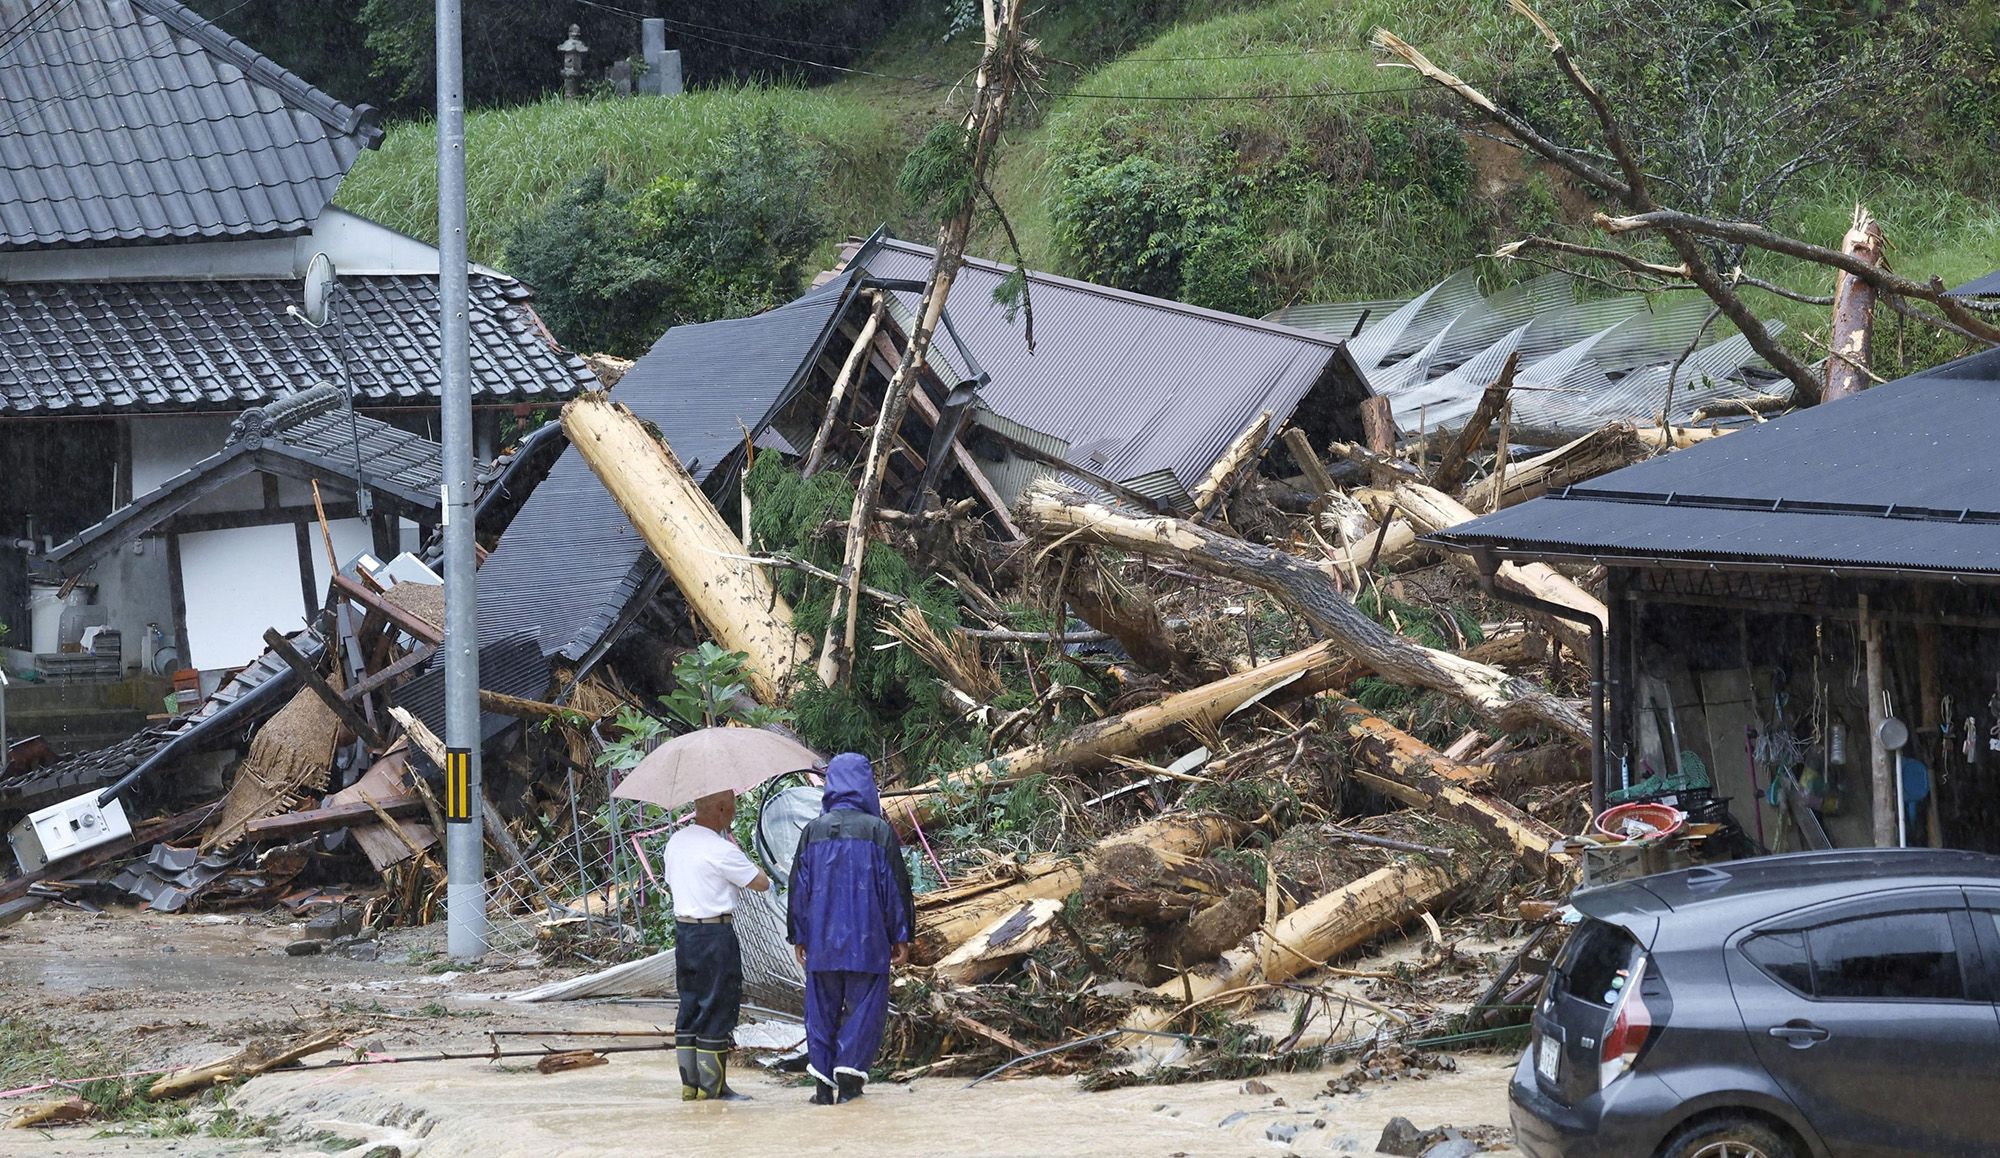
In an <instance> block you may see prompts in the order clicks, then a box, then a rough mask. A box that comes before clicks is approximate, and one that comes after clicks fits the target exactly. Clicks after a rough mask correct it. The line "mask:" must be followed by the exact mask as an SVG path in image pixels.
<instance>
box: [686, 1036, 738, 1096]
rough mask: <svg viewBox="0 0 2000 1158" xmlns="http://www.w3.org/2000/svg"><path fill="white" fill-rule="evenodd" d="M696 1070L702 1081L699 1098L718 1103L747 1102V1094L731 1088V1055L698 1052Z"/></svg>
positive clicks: (707, 1051)
mask: <svg viewBox="0 0 2000 1158" xmlns="http://www.w3.org/2000/svg"><path fill="white" fill-rule="evenodd" d="M694 1056H695V1069H696V1071H697V1076H698V1078H699V1079H700V1080H699V1083H698V1084H699V1085H700V1087H701V1089H700V1093H699V1095H698V1096H699V1097H700V1098H701V1099H703V1100H708V1101H718V1102H747V1101H749V1100H750V1098H749V1096H748V1095H746V1094H739V1093H737V1092H736V1091H735V1090H732V1089H730V1088H729V1055H728V1054H727V1053H723V1052H721V1051H719V1050H708V1049H703V1050H696V1051H695V1055H694Z"/></svg>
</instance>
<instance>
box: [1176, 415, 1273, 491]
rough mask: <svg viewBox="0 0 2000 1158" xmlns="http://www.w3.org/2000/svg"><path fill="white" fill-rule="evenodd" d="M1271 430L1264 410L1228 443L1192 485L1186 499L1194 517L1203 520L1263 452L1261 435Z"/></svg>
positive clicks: (1268, 416)
mask: <svg viewBox="0 0 2000 1158" xmlns="http://www.w3.org/2000/svg"><path fill="white" fill-rule="evenodd" d="M1270 431H1271V412H1270V411H1268V410H1266V411H1264V412H1263V413H1262V414H1259V415H1258V416H1257V417H1255V418H1253V419H1251V420H1250V425H1248V426H1246V427H1244V428H1243V430H1242V431H1241V432H1240V433H1238V434H1237V436H1236V438H1235V439H1234V440H1233V441H1231V442H1230V444H1229V447H1228V449H1226V450H1224V451H1223V452H1222V457H1221V458H1218V459H1216V460H1215V465H1214V466H1211V467H1209V468H1208V474H1207V475H1206V476H1205V477H1203V479H1202V480H1201V481H1200V482H1198V483H1196V484H1194V490H1193V491H1192V492H1190V496H1191V497H1192V498H1193V499H1194V509H1195V517H1196V518H1204V517H1206V516H1207V515H1208V513H1209V511H1210V510H1211V509H1212V508H1213V507H1214V506H1215V504H1216V503H1217V502H1218V501H1219V500H1221V498H1222V497H1223V496H1224V495H1226V494H1228V493H1229V488H1230V487H1231V486H1232V485H1233V484H1234V483H1235V482H1236V478H1237V476H1238V475H1241V474H1242V473H1243V472H1244V471H1245V470H1246V469H1248V468H1249V467H1251V466H1254V465H1255V464H1256V462H1257V454H1258V452H1259V451H1261V450H1263V449H1264V441H1265V436H1266V435H1267V434H1269V433H1270Z"/></svg>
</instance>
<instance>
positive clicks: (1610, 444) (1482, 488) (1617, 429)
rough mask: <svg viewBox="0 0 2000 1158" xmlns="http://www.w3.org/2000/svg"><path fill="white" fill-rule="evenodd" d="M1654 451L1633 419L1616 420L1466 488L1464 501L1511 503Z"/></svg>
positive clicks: (1486, 505) (1485, 505) (1488, 507)
mask: <svg viewBox="0 0 2000 1158" xmlns="http://www.w3.org/2000/svg"><path fill="white" fill-rule="evenodd" d="M1649 449H1650V448H1649V447H1648V446H1647V445H1646V443H1645V442H1644V441H1643V440H1641V439H1640V438H1639V436H1638V432H1637V431H1636V430H1634V429H1633V427H1632V425H1631V424H1630V423H1625V422H1619V423H1613V424H1612V425H1610V426H1606V427H1602V428H1601V429H1598V430H1593V431H1591V432H1590V433H1589V434H1586V435H1584V436H1583V437H1582V438H1578V439H1574V440H1572V441H1570V442H1567V443H1565V444H1563V445H1562V446H1559V447H1557V448H1556V449H1554V450H1552V451H1549V452H1548V453H1547V454H1540V455H1536V456H1535V457H1534V458H1531V459H1529V460H1527V461H1526V462H1517V463H1512V464H1510V465H1509V466H1508V467H1507V476H1506V478H1505V479H1502V478H1500V477H1499V476H1498V475H1494V476H1490V477H1487V478H1484V479H1481V480H1480V481H1479V482H1477V483H1474V484H1473V485H1472V486H1470V487H1468V488H1466V491H1465V498H1464V503H1465V505H1466V506H1467V507H1468V508H1470V509H1472V510H1475V511H1497V510H1499V509H1500V508H1501V507H1511V506H1513V505H1514V504H1515V503H1524V502H1527V501H1528V500H1529V499H1532V498H1539V497H1540V496H1542V495H1545V494H1547V493H1549V492H1550V491H1553V490H1561V489H1562V488H1563V487H1566V486H1569V485H1571V484H1573V483H1580V482H1584V481H1585V480H1588V479H1593V478H1596V477H1597V476H1598V475H1601V474H1610V473H1611V472H1612V471H1614V470H1617V469H1618V468H1620V467H1625V466H1631V465H1632V464H1633V463H1635V462H1638V461H1639V460H1640V459H1642V458H1644V457H1646V454H1647V452H1648V450H1649ZM1503 487H1504V488H1505V489H1502V488H1503ZM1496 493H1498V494H1499V497H1500V501H1499V502H1498V503H1495V502H1494V501H1493V499H1494V495H1495V494H1496Z"/></svg>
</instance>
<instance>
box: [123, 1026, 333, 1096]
mask: <svg viewBox="0 0 2000 1158" xmlns="http://www.w3.org/2000/svg"><path fill="white" fill-rule="evenodd" d="M348 1034H349V1031H348V1030H345V1029H329V1030H325V1031H323V1032H320V1033H315V1034H308V1035H306V1036H304V1037H297V1038H293V1039H291V1040H289V1041H286V1042H257V1043H254V1044H252V1045H248V1046H245V1047H244V1048H242V1049H240V1050H238V1051H236V1052H235V1053H233V1054H230V1055H229V1056H228V1057H225V1058H220V1059H218V1060H216V1061H212V1062H205V1063H203V1064H201V1065H198V1066H189V1067H187V1068H185V1069H178V1070H175V1071H174V1072H172V1073H170V1074H167V1075H166V1076H165V1077H162V1078H160V1079H159V1080H158V1081H155V1082H154V1083H153V1084H152V1085H151V1086H150V1087H148V1088H147V1090H146V1096H147V1097H149V1098H152V1099H153V1100H154V1101H159V1100H160V1099H162V1098H178V1097H180V1096H181V1095H182V1094H195V1093H200V1092H201V1091H203V1090H206V1089H208V1088H210V1087H212V1086H219V1085H222V1084H224V1083H226V1082H233V1081H237V1080H238V1079H241V1078H248V1077H255V1076H256V1075H258V1074H261V1073H266V1072H268V1071H270V1070H274V1069H277V1068H278V1067H279V1066H287V1065H290V1064H292V1063H293V1062H295V1061H298V1060H299V1059H300V1058H302V1057H307V1056H309V1055H311V1054H316V1053H321V1052H324V1051H326V1050H330V1049H338V1048H339V1047H340V1046H341V1045H342V1044H344V1043H345V1042H346V1040H347V1038H348Z"/></svg>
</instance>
